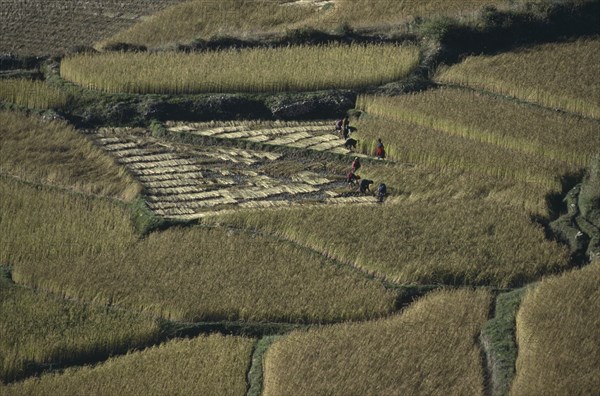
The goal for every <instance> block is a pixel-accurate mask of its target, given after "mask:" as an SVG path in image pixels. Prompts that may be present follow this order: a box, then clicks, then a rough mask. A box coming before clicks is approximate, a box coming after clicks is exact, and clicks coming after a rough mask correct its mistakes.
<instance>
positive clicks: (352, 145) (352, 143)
mask: <svg viewBox="0 0 600 396" xmlns="http://www.w3.org/2000/svg"><path fill="white" fill-rule="evenodd" d="M357 143H358V140H356V139H352V138H348V139H346V143H344V147H346V148H347V149H348V150H350V149H353V150H356V144H357Z"/></svg>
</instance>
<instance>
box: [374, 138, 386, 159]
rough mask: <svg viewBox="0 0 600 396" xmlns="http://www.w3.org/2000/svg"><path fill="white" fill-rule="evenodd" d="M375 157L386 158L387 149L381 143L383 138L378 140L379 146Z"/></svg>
mask: <svg viewBox="0 0 600 396" xmlns="http://www.w3.org/2000/svg"><path fill="white" fill-rule="evenodd" d="M375 157H377V158H381V159H383V158H385V147H384V146H383V143H382V142H381V138H379V139H377V146H376V147H375Z"/></svg>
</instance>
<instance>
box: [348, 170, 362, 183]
mask: <svg viewBox="0 0 600 396" xmlns="http://www.w3.org/2000/svg"><path fill="white" fill-rule="evenodd" d="M359 179H360V176H358V175H357V174H355V173H354V171H353V170H351V171H350V172H348V175H347V176H346V182H347V183H348V185H349V186H354V185H356V181H357V180H359Z"/></svg>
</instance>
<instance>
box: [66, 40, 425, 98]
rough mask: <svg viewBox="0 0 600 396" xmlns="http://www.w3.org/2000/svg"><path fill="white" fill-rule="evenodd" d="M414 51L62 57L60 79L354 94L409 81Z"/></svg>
mask: <svg viewBox="0 0 600 396" xmlns="http://www.w3.org/2000/svg"><path fill="white" fill-rule="evenodd" d="M418 61H419V49H418V48H417V47H416V46H410V45H407V46H398V45H351V46H347V45H340V44H329V45H322V46H295V47H283V48H254V49H242V50H235V49H233V50H223V51H209V52H202V53H190V54H187V53H168V52H162V53H123V52H120V53H119V52H117V53H115V52H113V53H103V54H81V55H75V56H72V57H68V58H65V59H64V60H63V61H62V63H61V68H60V73H61V76H62V77H63V78H65V79H66V80H69V81H72V82H75V83H77V84H79V85H81V86H84V87H87V88H91V89H98V90H101V91H104V92H111V93H114V92H131V93H196V92H280V91H311V90H312V91H314V90H320V89H333V88H357V87H363V86H370V85H379V84H382V83H385V82H389V81H394V80H398V79H400V78H403V77H405V76H406V75H408V74H409V73H410V72H411V71H412V70H413V69H414V67H416V65H417V63H418Z"/></svg>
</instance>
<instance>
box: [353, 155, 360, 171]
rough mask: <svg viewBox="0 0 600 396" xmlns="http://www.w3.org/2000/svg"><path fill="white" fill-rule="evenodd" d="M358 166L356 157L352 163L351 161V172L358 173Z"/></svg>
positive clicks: (358, 161) (358, 162)
mask: <svg viewBox="0 0 600 396" xmlns="http://www.w3.org/2000/svg"><path fill="white" fill-rule="evenodd" d="M360 166H361V165H360V160H359V159H358V157H354V161H352V172H358V170H359V169H360Z"/></svg>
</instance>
